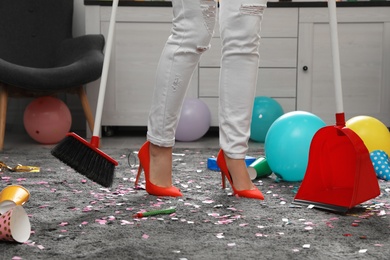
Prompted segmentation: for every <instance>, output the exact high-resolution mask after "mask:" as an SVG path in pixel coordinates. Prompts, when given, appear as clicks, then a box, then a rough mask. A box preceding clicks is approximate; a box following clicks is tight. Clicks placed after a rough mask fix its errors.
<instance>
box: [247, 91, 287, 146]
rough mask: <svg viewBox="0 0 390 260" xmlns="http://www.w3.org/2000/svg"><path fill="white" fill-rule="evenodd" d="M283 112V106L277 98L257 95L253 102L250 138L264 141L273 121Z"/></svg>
mask: <svg viewBox="0 0 390 260" xmlns="http://www.w3.org/2000/svg"><path fill="white" fill-rule="evenodd" d="M283 114H284V111H283V108H282V106H281V105H280V104H279V103H278V102H277V101H276V100H275V99H273V98H270V97H265V96H258V97H256V98H255V101H254V103H253V111H252V123H251V134H250V139H251V140H253V141H255V142H260V143H263V142H264V141H265V136H266V135H267V132H268V129H269V128H270V126H271V125H272V123H273V122H274V121H275V120H276V119H277V118H278V117H280V116H281V115H283Z"/></svg>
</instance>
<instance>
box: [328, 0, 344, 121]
mask: <svg viewBox="0 0 390 260" xmlns="http://www.w3.org/2000/svg"><path fill="white" fill-rule="evenodd" d="M328 10H329V25H330V38H331V45H332V57H333V79H334V87H335V97H336V113H337V114H343V113H344V109H343V91H342V86H341V69H340V53H339V40H338V31H337V15H336V1H335V0H328Z"/></svg>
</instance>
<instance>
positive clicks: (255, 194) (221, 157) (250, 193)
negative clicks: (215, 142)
mask: <svg viewBox="0 0 390 260" xmlns="http://www.w3.org/2000/svg"><path fill="white" fill-rule="evenodd" d="M217 165H218V167H219V168H220V169H221V175H222V188H223V189H225V186H226V184H225V178H227V179H228V181H229V183H230V185H231V186H232V189H233V194H235V195H237V196H239V197H245V198H251V199H259V200H264V196H263V194H262V193H261V191H260V190H259V189H257V187H256V186H254V185H253V188H252V189H250V190H237V189H236V188H235V187H234V185H233V181H232V177H231V175H230V172H229V169H228V168H227V165H226V160H225V154H224V152H223V150H222V149H221V150H220V151H219V153H218V157H217Z"/></svg>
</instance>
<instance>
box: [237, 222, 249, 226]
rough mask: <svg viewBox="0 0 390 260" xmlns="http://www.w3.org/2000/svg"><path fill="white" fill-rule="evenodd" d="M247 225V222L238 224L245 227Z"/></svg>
mask: <svg viewBox="0 0 390 260" xmlns="http://www.w3.org/2000/svg"><path fill="white" fill-rule="evenodd" d="M248 225H249V223H242V224H240V225H239V226H240V227H246V226H248Z"/></svg>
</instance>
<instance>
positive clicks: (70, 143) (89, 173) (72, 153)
mask: <svg viewBox="0 0 390 260" xmlns="http://www.w3.org/2000/svg"><path fill="white" fill-rule="evenodd" d="M118 3H119V0H114V1H113V3H112V11H111V18H110V24H109V29H108V39H107V45H106V50H105V54H104V60H103V70H102V77H101V79H100V88H99V95H98V101H97V109H96V115H95V123H94V128H93V133H92V138H91V142H90V143H89V142H87V141H86V140H84V139H83V138H81V137H80V136H78V135H77V134H75V133H68V134H67V136H66V137H65V138H64V139H63V140H62V141H61V142H60V143H59V144H58V145H57V146H56V147H54V148H53V150H52V151H51V153H52V155H54V156H55V157H57V158H58V159H60V160H61V161H62V162H64V163H65V164H67V165H69V166H70V167H72V168H73V169H75V170H76V171H78V172H79V173H81V174H83V175H85V176H86V177H87V178H89V179H90V180H92V181H94V182H96V183H98V184H100V185H102V186H104V187H110V186H111V185H112V183H113V180H114V171H115V166H117V165H118V162H117V161H115V160H114V159H113V158H111V157H110V156H108V155H107V154H105V153H104V152H103V151H101V150H99V148H98V147H99V143H100V137H99V136H100V127H101V126H100V125H101V121H102V113H103V104H104V96H105V92H106V85H107V77H108V69H109V64H110V57H111V49H112V43H113V39H114V29H115V20H116V10H117V8H118Z"/></svg>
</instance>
